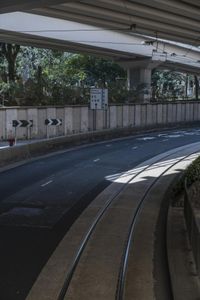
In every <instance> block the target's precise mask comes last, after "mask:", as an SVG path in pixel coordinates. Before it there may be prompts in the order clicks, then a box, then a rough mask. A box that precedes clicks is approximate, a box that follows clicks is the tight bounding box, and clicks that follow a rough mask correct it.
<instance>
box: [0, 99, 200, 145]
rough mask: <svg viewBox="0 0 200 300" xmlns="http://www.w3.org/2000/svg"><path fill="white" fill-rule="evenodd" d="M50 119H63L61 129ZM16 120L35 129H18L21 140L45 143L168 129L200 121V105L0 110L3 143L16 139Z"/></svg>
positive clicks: (157, 104)
mask: <svg viewBox="0 0 200 300" xmlns="http://www.w3.org/2000/svg"><path fill="white" fill-rule="evenodd" d="M47 118H52V119H62V125H61V126H46V125H45V120H46V119H47ZM13 120H33V127H31V128H30V129H27V128H23V127H20V128H17V130H16V134H17V138H18V139H27V138H28V139H42V138H46V137H47V136H48V137H50V138H52V137H58V136H66V135H71V134H77V133H83V132H89V131H96V130H102V129H115V128H127V127H135V128H136V127H137V128H139V127H147V128H148V127H152V126H155V127H156V126H157V125H158V124H159V125H161V126H164V125H166V126H168V125H170V124H175V123H178V124H180V123H184V122H194V121H196V122H197V121H200V102H198V101H195V102H177V103H176V102H169V103H151V104H145V103H144V104H138V103H137V104H124V105H110V106H109V107H108V110H107V111H105V110H97V111H92V110H90V109H89V108H88V106H86V105H82V106H58V107H57V106H56V107H4V108H0V139H2V140H6V139H7V138H8V137H9V136H11V135H13V136H14V135H15V129H14V127H13V126H12V121H13Z"/></svg>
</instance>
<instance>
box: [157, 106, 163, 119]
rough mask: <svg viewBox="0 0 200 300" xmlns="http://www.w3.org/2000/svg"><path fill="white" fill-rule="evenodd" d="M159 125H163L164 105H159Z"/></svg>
mask: <svg viewBox="0 0 200 300" xmlns="http://www.w3.org/2000/svg"><path fill="white" fill-rule="evenodd" d="M157 123H158V124H162V123H163V110H162V104H157Z"/></svg>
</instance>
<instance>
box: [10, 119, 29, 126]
mask: <svg viewBox="0 0 200 300" xmlns="http://www.w3.org/2000/svg"><path fill="white" fill-rule="evenodd" d="M12 126H13V127H16V128H18V127H33V120H13V121H12Z"/></svg>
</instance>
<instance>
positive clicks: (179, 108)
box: [176, 103, 182, 123]
mask: <svg viewBox="0 0 200 300" xmlns="http://www.w3.org/2000/svg"><path fill="white" fill-rule="evenodd" d="M176 116H177V118H176V121H177V122H178V123H179V122H181V121H182V119H181V103H177V106H176Z"/></svg>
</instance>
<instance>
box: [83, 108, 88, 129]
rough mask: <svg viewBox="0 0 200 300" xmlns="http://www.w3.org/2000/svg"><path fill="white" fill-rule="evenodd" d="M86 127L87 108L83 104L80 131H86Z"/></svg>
mask: <svg viewBox="0 0 200 300" xmlns="http://www.w3.org/2000/svg"><path fill="white" fill-rule="evenodd" d="M88 127H89V125H88V108H87V107H85V106H83V107H81V132H87V131H88Z"/></svg>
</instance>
